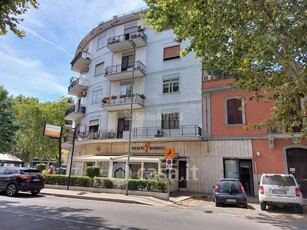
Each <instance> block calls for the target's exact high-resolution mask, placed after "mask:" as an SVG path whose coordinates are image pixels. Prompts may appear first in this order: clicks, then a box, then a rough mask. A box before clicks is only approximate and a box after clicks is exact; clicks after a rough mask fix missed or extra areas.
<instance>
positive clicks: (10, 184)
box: [0, 166, 45, 196]
mask: <svg viewBox="0 0 307 230" xmlns="http://www.w3.org/2000/svg"><path fill="white" fill-rule="evenodd" d="M44 184H45V176H44V175H43V174H42V173H41V172H40V171H39V170H37V169H35V168H19V167H6V166H3V167H0V191H5V192H6V194H7V195H8V196H16V195H17V194H18V192H19V191H23V192H26V191H29V192H31V193H32V194H33V195H37V194H38V193H39V192H40V191H41V189H43V188H44Z"/></svg>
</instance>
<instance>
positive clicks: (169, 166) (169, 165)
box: [165, 159, 173, 169]
mask: <svg viewBox="0 0 307 230" xmlns="http://www.w3.org/2000/svg"><path fill="white" fill-rule="evenodd" d="M165 163H166V169H172V168H173V159H166V161H165Z"/></svg>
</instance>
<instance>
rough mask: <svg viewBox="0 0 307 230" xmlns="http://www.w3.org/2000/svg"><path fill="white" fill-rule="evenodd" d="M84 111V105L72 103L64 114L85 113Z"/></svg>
mask: <svg viewBox="0 0 307 230" xmlns="http://www.w3.org/2000/svg"><path fill="white" fill-rule="evenodd" d="M85 111H86V107H85V106H84V105H80V106H76V105H73V106H71V107H70V108H69V109H68V110H67V111H66V112H65V116H67V115H69V114H71V113H82V114H85Z"/></svg>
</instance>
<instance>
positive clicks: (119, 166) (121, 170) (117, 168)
mask: <svg viewBox="0 0 307 230" xmlns="http://www.w3.org/2000/svg"><path fill="white" fill-rule="evenodd" d="M125 165H126V164H125V163H123V162H114V163H113V177H114V178H125Z"/></svg>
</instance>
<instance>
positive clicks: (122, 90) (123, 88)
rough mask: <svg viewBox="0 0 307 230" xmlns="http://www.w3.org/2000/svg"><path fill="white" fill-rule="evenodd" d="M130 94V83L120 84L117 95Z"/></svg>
mask: <svg viewBox="0 0 307 230" xmlns="http://www.w3.org/2000/svg"><path fill="white" fill-rule="evenodd" d="M131 93H132V84H131V82H122V83H121V84H120V86H119V95H120V96H130V95H131Z"/></svg>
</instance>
